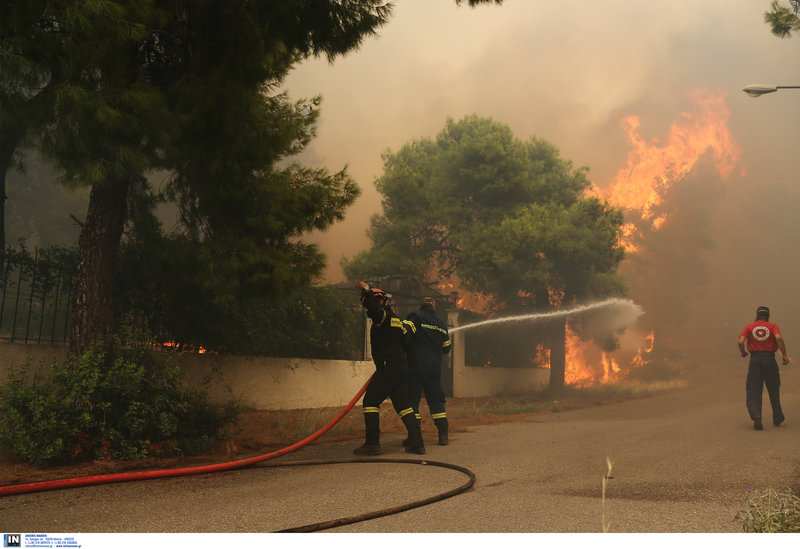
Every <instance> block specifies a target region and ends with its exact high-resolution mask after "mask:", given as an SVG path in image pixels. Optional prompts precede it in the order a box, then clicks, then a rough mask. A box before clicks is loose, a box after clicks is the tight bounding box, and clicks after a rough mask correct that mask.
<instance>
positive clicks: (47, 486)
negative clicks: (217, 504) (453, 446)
mask: <svg viewBox="0 0 800 549" xmlns="http://www.w3.org/2000/svg"><path fill="white" fill-rule="evenodd" d="M371 379H372V377H371V376H370V379H368V380H367V382H366V383H365V384H364V386H363V387H362V388H361V390H360V391H359V392H358V394H356V396H354V397H353V399H352V400H351V401H350V402H349V403H348V404H347V406H345V408H344V409H343V410H342V411H341V412H339V414H338V415H337V416H336V417H334V418H333V419H332V420H331V421H330V423H328V424H327V425H326V426H325V427H323V428H322V429H320V430H319V431H317V432H316V433H314V434H313V435H311V436H309V437H308V438H305V439H303V440H301V441H300V442H297V443H295V444H292V445H291V446H287V447H286V448H282V449H280V450H276V451H274V452H271V453H269V454H264V455H261V456H255V457H250V458H246V459H240V460H236V461H229V462H226V463H216V464H213V465H199V466H195V467H186V468H184V469H162V470H160V471H140V472H135V473H117V474H110V475H97V476H92V477H80V478H68V479H61V480H47V481H42V482H31V483H28V484H12V485H8V486H0V497H2V496H10V495H14V494H27V493H30V492H43V491H46V490H59V489H62V488H77V487H79V486H93V485H96V484H112V483H115V482H130V481H134V480H151V479H157V478H168V477H179V476H187V475H200V474H203V473H218V472H220V471H230V470H231V469H239V468H242V467H247V466H249V465H253V464H255V463H260V462H262V461H267V460H270V459H274V458H276V457H280V456H283V455H286V454H289V453H291V452H294V451H295V450H299V449H300V448H302V447H303V446H305V445H307V444H310V443H311V442H313V441H315V440H317V439H318V438H319V437H321V436H322V435H324V434H325V433H327V432H328V431H329V430H330V429H331V428H332V427H333V426H334V425H336V424H337V423H339V421H341V419H342V418H343V417H344V416H345V415H347V412H349V411H350V410H351V409H352V408H353V406H355V405H356V403H357V402H358V399H359V398H361V395H363V394H364V392H365V391H366V390H367V385H369V382H370V380H371Z"/></svg>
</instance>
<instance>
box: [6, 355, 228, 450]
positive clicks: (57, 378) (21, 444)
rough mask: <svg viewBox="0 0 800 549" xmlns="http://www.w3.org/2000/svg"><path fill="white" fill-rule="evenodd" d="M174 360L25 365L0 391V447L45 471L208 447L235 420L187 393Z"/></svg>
mask: <svg viewBox="0 0 800 549" xmlns="http://www.w3.org/2000/svg"><path fill="white" fill-rule="evenodd" d="M182 374H183V371H182V369H181V367H180V365H179V364H178V361H177V354H176V353H159V354H158V355H152V354H150V353H149V352H148V351H147V349H144V348H141V347H133V348H124V349H120V350H117V351H114V356H110V357H108V359H107V357H106V356H105V353H104V352H103V351H102V349H101V347H100V346H96V347H93V348H91V349H89V350H87V351H85V352H84V353H82V354H81V355H80V356H77V357H76V356H72V355H70V356H69V357H68V358H67V360H66V361H65V362H63V363H53V364H51V365H50V366H49V367H45V368H43V369H34V368H32V367H31V366H30V364H27V365H25V366H23V367H21V368H17V369H15V370H13V371H12V372H11V374H10V375H9V378H8V381H7V382H6V383H5V384H4V385H3V386H2V387H0V442H2V443H3V444H4V445H5V446H7V447H8V448H9V449H10V450H11V451H12V452H13V453H14V454H15V455H16V456H17V457H18V458H20V459H22V460H24V461H27V462H30V463H33V464H35V465H48V464H52V463H58V462H66V461H70V460H77V459H82V458H97V459H140V458H144V457H164V456H174V455H180V454H193V453H197V452H200V451H203V450H205V449H208V448H209V447H211V446H212V445H213V444H214V443H215V442H216V441H217V440H219V439H220V438H222V437H223V436H224V428H225V426H226V425H228V424H229V423H230V422H231V421H232V420H233V419H235V417H236V414H237V413H238V407H237V406H236V405H233V404H232V405H230V406H226V407H222V408H215V407H212V406H211V405H209V404H208V402H207V396H206V394H205V393H203V392H201V391H197V390H195V389H192V388H191V387H189V386H188V384H187V383H186V382H185V381H184V379H183V375H182Z"/></svg>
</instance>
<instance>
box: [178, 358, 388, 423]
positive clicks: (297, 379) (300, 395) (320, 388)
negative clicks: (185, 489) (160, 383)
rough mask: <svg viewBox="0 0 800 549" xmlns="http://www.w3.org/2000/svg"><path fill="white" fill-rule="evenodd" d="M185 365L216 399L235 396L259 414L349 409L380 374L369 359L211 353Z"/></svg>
mask: <svg viewBox="0 0 800 549" xmlns="http://www.w3.org/2000/svg"><path fill="white" fill-rule="evenodd" d="M183 366H184V368H185V370H186V380H187V381H188V382H189V383H190V384H191V385H193V386H195V387H202V388H204V389H205V390H206V391H208V394H209V397H210V398H211V400H212V401H214V402H224V401H226V400H228V399H229V398H230V397H231V396H234V397H236V398H237V399H239V400H240V401H242V402H243V403H245V404H246V405H247V406H250V407H252V408H255V409H258V410H291V409H296V408H322V407H326V406H344V405H345V404H347V403H348V402H350V400H351V399H352V398H353V397H354V396H355V395H356V393H358V391H359V390H360V389H361V387H363V386H364V383H366V382H367V380H368V379H369V377H370V376H371V375H372V373H373V372H374V371H375V365H374V364H373V363H372V362H365V361H350V360H313V359H302V358H265V357H236V356H234V357H231V356H226V357H224V358H223V357H219V356H212V355H185V356H184V359H183ZM209 381H210V384H209V383H208V382H209Z"/></svg>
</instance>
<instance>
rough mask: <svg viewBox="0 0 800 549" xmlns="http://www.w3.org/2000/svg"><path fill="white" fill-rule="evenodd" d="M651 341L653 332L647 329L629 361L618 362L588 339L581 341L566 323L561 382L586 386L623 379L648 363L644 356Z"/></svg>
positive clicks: (649, 350) (648, 360) (651, 347)
mask: <svg viewBox="0 0 800 549" xmlns="http://www.w3.org/2000/svg"><path fill="white" fill-rule="evenodd" d="M654 341H655V334H654V332H650V333H649V334H648V335H646V336H645V337H644V338H643V340H642V343H641V345H640V346H639V348H638V349H637V350H636V352H635V353H634V355H633V357H632V358H631V359H630V361H629V362H627V363H626V364H621V363H620V360H621V359H619V360H618V358H616V357H614V356H612V354H610V353H606V352H603V351H601V350H600V349H598V348H597V347H595V346H594V345H593V344H592V343H590V342H587V341H582V340H581V339H580V337H579V336H578V334H576V333H575V332H574V331H573V330H571V329H570V328H569V326H567V337H566V341H565V349H566V365H565V372H564V382H565V383H566V384H567V385H572V386H575V387H589V386H592V385H597V384H602V383H613V382H615V381H620V380H623V379H625V378H626V377H627V376H628V374H629V373H630V372H631V371H632V370H633V369H634V368H639V367H641V366H644V365H645V364H649V363H650V359H649V358H648V357H647V355H648V354H649V353H651V352H652V351H653V347H654Z"/></svg>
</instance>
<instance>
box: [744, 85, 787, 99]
mask: <svg viewBox="0 0 800 549" xmlns="http://www.w3.org/2000/svg"><path fill="white" fill-rule="evenodd" d="M742 91H743V92H744V93H746V94H747V95H749V96H750V97H760V96H762V95H764V94H765V93H772V92H776V91H778V86H765V85H763V84H750V85H749V86H747V87H746V88H744V89H743V90H742Z"/></svg>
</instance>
